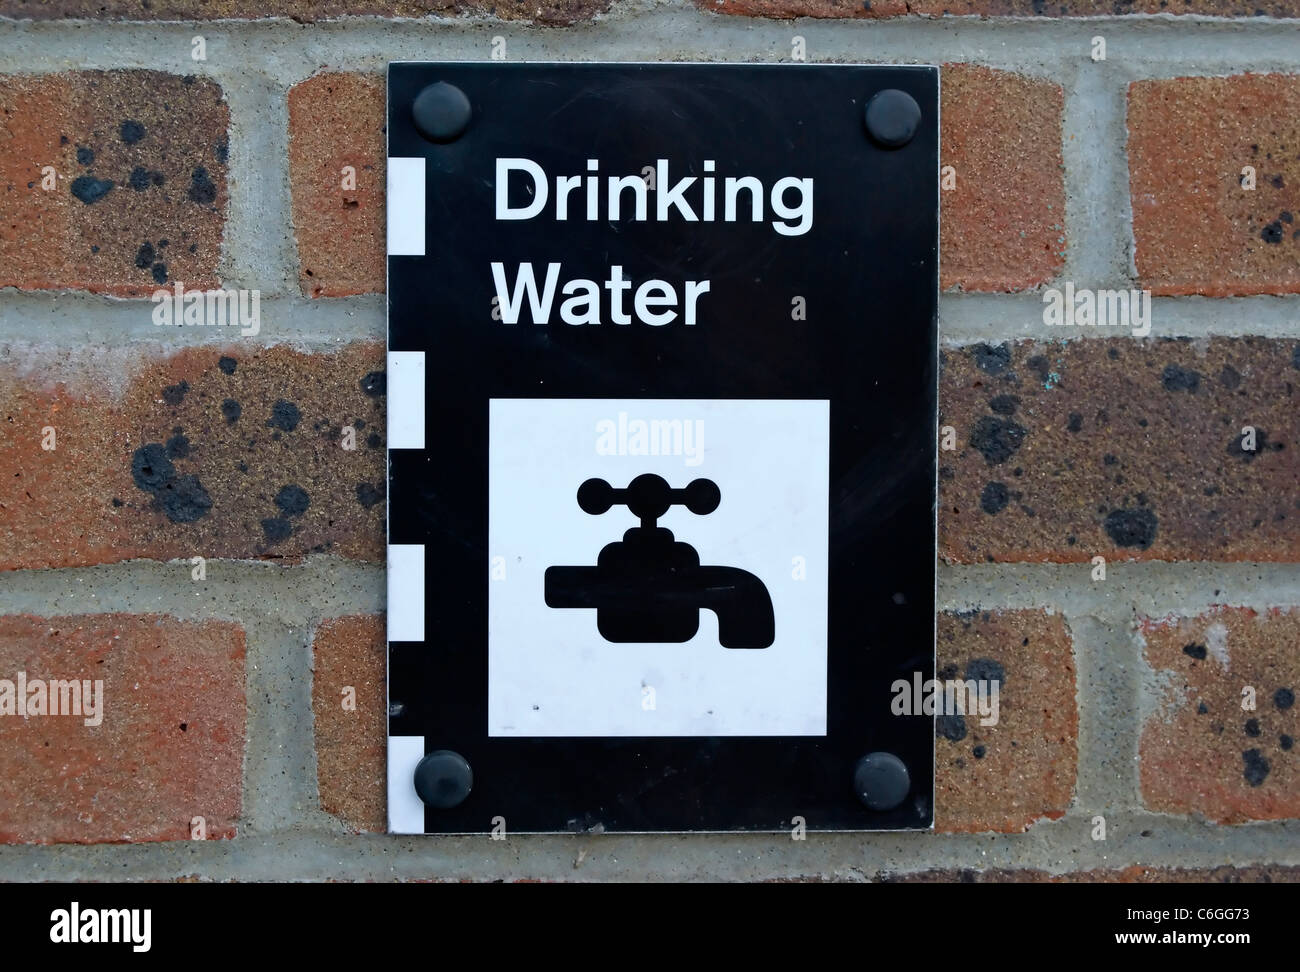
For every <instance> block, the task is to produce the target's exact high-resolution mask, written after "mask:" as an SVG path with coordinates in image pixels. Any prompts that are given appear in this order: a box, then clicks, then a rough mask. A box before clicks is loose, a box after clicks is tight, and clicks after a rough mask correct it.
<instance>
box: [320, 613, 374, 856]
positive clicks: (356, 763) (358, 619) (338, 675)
mask: <svg viewBox="0 0 1300 972" xmlns="http://www.w3.org/2000/svg"><path fill="white" fill-rule="evenodd" d="M386 647H387V646H386V642H385V640H384V619H383V618H382V617H378V616H374V615H370V616H355V617H347V618H336V619H334V620H331V621H326V622H324V623H322V624H321V626H320V627H319V628H318V629H317V630H316V637H315V641H314V642H313V645H312V658H313V666H312V667H313V675H312V690H311V704H312V711H313V713H314V714H315V723H316V783H317V786H318V788H319V792H320V803H321V809H323V810H325V811H326V812H327V813H332V814H334V815H335V816H337V817H339V818H340V819H341V820H343V821H344V822H345V823H346V824H348V825H349V826H350V827H352V828H354V829H356V830H359V831H372V832H382V831H384V830H385V829H386V823H387V821H386V819H385V793H384V787H385V779H386V777H385V775H384V766H385V760H386V745H387V725H388V718H387V705H388V702H387V690H386V686H385V682H384V670H385V669H384V664H385V662H384V660H385V653H386ZM349 705H350V706H351V707H350V708H349V707H348V706H349Z"/></svg>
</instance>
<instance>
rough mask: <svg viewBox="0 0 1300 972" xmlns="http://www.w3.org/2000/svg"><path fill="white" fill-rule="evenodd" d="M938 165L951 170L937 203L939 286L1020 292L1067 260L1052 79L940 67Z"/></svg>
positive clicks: (1058, 110)
mask: <svg viewBox="0 0 1300 972" xmlns="http://www.w3.org/2000/svg"><path fill="white" fill-rule="evenodd" d="M941 91H942V94H941V102H942V104H941V112H940V115H941V119H942V122H941V126H942V132H941V133H940V134H941V139H940V143H939V144H940V149H941V151H942V153H943V158H942V160H941V163H942V164H943V165H945V166H948V165H951V166H953V167H954V168H955V169H956V179H957V185H956V188H955V189H951V190H946V191H943V192H941V193H940V194H939V199H940V217H941V218H940V260H939V269H940V286H942V287H943V288H945V289H958V290H966V291H974V290H991V291H1008V290H1024V289H1027V288H1030V287H1034V286H1036V285H1038V284H1041V283H1045V282H1046V281H1048V280H1051V279H1052V278H1053V277H1055V276H1056V275H1057V274H1058V273H1059V272H1060V270H1061V267H1062V265H1063V264H1064V262H1065V167H1064V164H1063V162H1062V160H1061V114H1062V111H1063V110H1064V96H1063V94H1062V92H1061V88H1060V86H1059V85H1057V84H1054V83H1052V82H1051V81H1043V80H1038V79H1034V78H1026V77H1023V76H1021V75H1017V74H1008V73H1006V72H1004V71H991V70H989V69H988V68H983V67H977V66H974V65H968V64H945V65H944V66H943V69H942V85H941Z"/></svg>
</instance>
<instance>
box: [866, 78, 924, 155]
mask: <svg viewBox="0 0 1300 972" xmlns="http://www.w3.org/2000/svg"><path fill="white" fill-rule="evenodd" d="M864 117H865V120H866V124H867V134H868V135H870V136H871V138H872V140H873V141H874V142H875V143H876V144H877V145H880V146H881V147H882V148H888V149H896V148H901V147H902V146H904V145H906V144H907V143H908V142H910V141H911V140H912V136H914V135H915V134H916V130H917V129H918V128H920V127H921V106H920V105H918V104H917V103H916V99H915V98H913V97H912V96H911V95H910V94H908V93H907V92H906V91H899V90H898V89H897V88H886V89H885V90H884V91H877V92H876V93H875V94H874V95H872V96H871V100H870V101H868V102H867V108H866V111H865V113H864Z"/></svg>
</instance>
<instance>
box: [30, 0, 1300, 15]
mask: <svg viewBox="0 0 1300 972" xmlns="http://www.w3.org/2000/svg"><path fill="white" fill-rule="evenodd" d="M11 2H12V0H11ZM696 3H697V4H699V6H700V8H701V9H703V10H711V11H714V12H716V13H725V14H739V15H741V16H751V17H778V18H782V19H790V18H794V17H865V18H871V19H887V18H891V17H904V16H909V15H920V16H924V17H944V16H949V15H951V16H955V17H969V16H981V17H1040V18H1047V17H1114V16H1116V15H1121V16H1122V15H1124V14H1195V15H1199V16H1204V17H1257V16H1260V15H1264V16H1269V17H1296V16H1300V5H1297V3H1296V0H1263V2H1261V3H1255V2H1251V3H1244V2H1241V0H1236V2H1234V0H1132V2H1127V0H1126V2H1125V3H1124V4H1123V5H1122V6H1118V5H1117V4H1116V2H1115V0H1057V2H1056V3H1045V2H1043V0H959V2H953V0H696Z"/></svg>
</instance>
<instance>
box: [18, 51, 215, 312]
mask: <svg viewBox="0 0 1300 972" xmlns="http://www.w3.org/2000/svg"><path fill="white" fill-rule="evenodd" d="M228 125H229V112H228V110H227V108H226V104H225V102H224V100H223V96H222V93H221V88H220V87H219V86H218V85H216V84H215V83H213V82H211V81H207V80H204V79H201V78H194V77H188V78H182V77H180V76H179V75H174V74H163V73H161V72H158V71H84V72H76V73H71V74H58V75H44V76H41V77H19V76H10V77H0V191H3V193H4V205H3V211H4V213H5V216H4V217H3V218H2V219H0V287H19V288H22V289H25V290H51V289H64V288H66V289H76V290H91V291H95V292H98V293H106V294H113V295H115V296H119V297H139V296H144V295H147V294H150V293H152V292H153V291H155V290H157V289H158V287H159V281H166V282H168V283H170V282H172V281H181V282H182V283H183V284H184V285H185V286H186V287H189V288H200V289H201V288H208V287H215V286H217V284H218V283H219V281H218V279H217V265H218V261H219V260H220V257H221V240H222V234H223V231H224V227H225V218H226V208H227V201H228V199H227V191H226V144H227V143H226V139H227V134H226V132H227V127H228ZM46 166H50V167H53V169H54V171H55V172H56V173H57V179H56V182H55V186H54V188H52V189H49V190H46V189H43V188H42V170H43V169H44V168H45V167H46ZM110 184H111V186H110ZM105 189H106V190H107V191H105Z"/></svg>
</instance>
